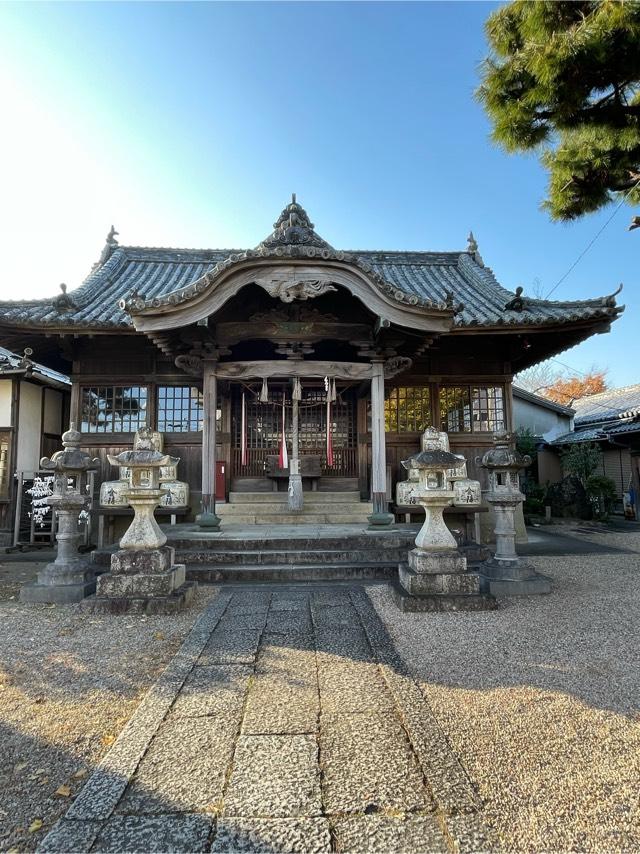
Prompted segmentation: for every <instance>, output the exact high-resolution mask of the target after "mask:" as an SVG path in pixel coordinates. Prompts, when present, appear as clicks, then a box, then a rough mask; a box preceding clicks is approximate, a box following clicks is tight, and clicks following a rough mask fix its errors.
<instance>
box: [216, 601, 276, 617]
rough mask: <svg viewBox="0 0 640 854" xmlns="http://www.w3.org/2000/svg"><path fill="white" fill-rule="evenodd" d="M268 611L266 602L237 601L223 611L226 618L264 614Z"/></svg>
mask: <svg viewBox="0 0 640 854" xmlns="http://www.w3.org/2000/svg"><path fill="white" fill-rule="evenodd" d="M268 610H269V603H268V602H264V603H263V602H252V601H251V600H249V601H248V602H245V601H243V600H242V599H239V600H238V601H237V602H235V601H234V602H232V603H231V605H229V607H228V608H227V610H226V611H225V616H227V617H244V616H246V615H250V614H266V613H267V611H268Z"/></svg>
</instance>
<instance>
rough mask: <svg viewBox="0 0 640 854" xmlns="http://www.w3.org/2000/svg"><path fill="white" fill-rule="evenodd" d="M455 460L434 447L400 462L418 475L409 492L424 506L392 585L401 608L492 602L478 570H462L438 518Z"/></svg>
mask: <svg viewBox="0 0 640 854" xmlns="http://www.w3.org/2000/svg"><path fill="white" fill-rule="evenodd" d="M434 444H435V440H434ZM460 464H461V457H460V456H457V455H456V454H452V453H450V452H449V451H444V450H442V449H441V448H439V447H437V446H436V447H431V448H427V450H423V451H421V452H420V453H418V454H414V456H412V457H410V458H409V459H408V460H404V461H403V463H402V465H403V466H404V467H405V468H406V469H407V470H409V471H411V470H413V471H414V472H415V473H416V474H417V476H418V485H417V486H416V487H414V495H415V499H416V501H417V503H418V504H421V505H422V506H423V507H424V511H425V520H424V524H423V525H422V528H421V529H420V531H419V532H418V536H417V537H416V540H415V544H416V547H415V549H413V550H412V551H410V552H409V556H408V564H404V563H401V564H400V566H399V568H398V569H399V580H400V585H401V586H400V589H398V590H396V602H397V604H398V606H399V607H400V608H401V609H402V610H403V611H469V610H473V611H476V610H484V609H488V608H494V607H495V600H494V599H493V597H491V596H488V595H485V594H482V593H481V591H480V578H479V577H478V575H477V574H476V573H474V572H468V571H467V560H466V558H465V557H464V556H463V555H461V554H460V552H459V551H458V549H457V544H456V541H455V539H454V537H453V535H452V533H451V532H450V531H449V529H448V528H447V526H446V524H445V521H444V517H443V512H444V509H445V507H447V506H448V505H449V504H451V503H452V502H453V499H454V491H453V489H451V488H450V486H449V482H448V480H447V473H448V472H449V471H450V470H451V469H454V468H458V467H460ZM407 594H408V595H407Z"/></svg>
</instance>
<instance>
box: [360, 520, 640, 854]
mask: <svg viewBox="0 0 640 854" xmlns="http://www.w3.org/2000/svg"><path fill="white" fill-rule="evenodd" d="M576 527H582V526H574V529H573V530H572V529H571V528H570V527H567V526H566V525H564V526H562V528H558V529H556V530H557V531H558V532H559V533H564V534H569V535H572V536H581V537H584V538H586V539H588V540H589V541H592V542H594V543H599V544H601V545H608V546H611V547H613V548H624V549H631V550H633V552H634V553H633V554H623V553H611V554H598V555H593V556H591V555H580V556H562V557H544V558H541V557H540V558H535V559H534V560H532V562H533V563H534V564H535V565H536V566H537V568H538V569H539V570H540V571H542V572H544V573H545V574H547V575H550V576H551V577H552V578H553V581H554V589H553V592H552V594H551V595H550V596H539V597H524V598H518V597H511V598H504V599H502V600H501V601H500V608H499V610H497V611H493V612H486V613H476V614H473V613H472V614H403V613H401V612H400V611H398V610H397V608H396V607H395V605H394V604H393V602H392V601H391V598H390V595H389V589H388V587H373V586H372V587H369V589H368V592H369V595H370V596H371V598H372V600H373V602H374V604H375V607H376V609H377V610H378V612H379V614H380V615H381V617H382V618H383V620H384V621H385V623H386V625H387V627H388V629H389V632H390V634H391V635H392V637H393V638H394V641H395V643H396V646H397V648H398V651H399V652H400V653H401V654H402V655H403V656H404V657H405V659H406V661H407V662H408V663H409V664H410V666H411V667H412V669H413V671H414V674H415V675H416V676H417V678H418V680H419V681H420V684H421V686H422V689H423V691H424V694H425V697H426V698H427V700H428V702H429V703H430V704H431V706H432V708H433V711H434V713H435V715H436V717H437V719H438V721H439V723H440V725H441V727H442V729H443V730H444V732H445V734H446V736H447V738H448V739H449V742H450V744H451V746H452V747H453V749H454V750H455V752H456V754H457V755H458V757H459V758H460V760H461V762H462V764H463V765H464V767H465V769H466V771H467V773H468V775H469V777H470V779H471V781H472V782H473V784H474V785H475V786H476V787H477V790H478V792H479V794H480V796H481V797H482V798H483V799H484V801H485V804H486V807H485V817H486V820H487V821H488V822H489V823H490V824H492V825H493V827H494V828H495V830H496V832H497V834H498V836H499V838H500V840H501V842H502V845H503V847H504V849H505V850H509V851H541V850H547V851H548V850H553V851H560V850H563V851H564V850H581V851H611V850H616V851H620V850H635V851H637V850H638V849H640V804H639V794H640V782H639V781H640V712H639V710H638V709H639V702H640V656H639V654H638V625H639V619H638V618H639V614H640V587H639V585H638V573H639V572H640V532H639V531H638V530H637V529H634V530H632V531H630V532H628V533H612V532H606V531H605V530H602V531H599V530H594V531H589V532H588V533H582V532H576V531H575V528H576Z"/></svg>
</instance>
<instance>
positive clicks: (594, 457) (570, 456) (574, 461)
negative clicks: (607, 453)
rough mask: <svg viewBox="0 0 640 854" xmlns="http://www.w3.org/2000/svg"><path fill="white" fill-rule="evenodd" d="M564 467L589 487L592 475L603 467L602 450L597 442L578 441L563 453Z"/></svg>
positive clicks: (568, 472) (585, 486)
mask: <svg viewBox="0 0 640 854" xmlns="http://www.w3.org/2000/svg"><path fill="white" fill-rule="evenodd" d="M562 467H563V468H564V470H565V472H567V474H574V475H575V476H576V477H577V478H578V479H579V481H580V483H581V484H582V485H583V486H584V488H585V489H587V483H588V481H589V478H590V477H591V475H592V474H594V472H595V471H596V469H598V468H601V467H602V451H601V450H600V447H599V445H596V444H595V442H576V443H575V445H570V446H569V448H568V449H567V450H566V451H565V452H564V453H563V454H562Z"/></svg>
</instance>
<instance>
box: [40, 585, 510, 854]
mask: <svg viewBox="0 0 640 854" xmlns="http://www.w3.org/2000/svg"><path fill="white" fill-rule="evenodd" d="M493 844H494V843H493V841H492V839H491V837H490V835H489V834H488V832H487V831H486V829H485V828H484V826H483V823H482V820H481V804H480V803H479V802H478V800H477V797H476V795H475V793H474V791H473V790H472V788H471V786H470V784H469V781H468V779H467V777H466V776H465V774H464V771H463V769H462V767H461V766H460V764H459V763H458V761H457V759H456V757H455V756H454V754H453V753H452V751H451V750H450V748H449V746H448V744H447V742H446V740H445V739H444V737H443V735H442V733H441V732H440V730H439V728H438V726H437V723H436V721H435V719H434V717H433V715H432V714H431V711H430V709H429V707H428V705H427V704H426V702H425V700H424V697H423V696H422V694H421V692H420V690H419V688H418V687H417V685H416V683H415V682H414V681H413V679H411V677H410V676H409V674H408V672H407V670H406V668H405V666H404V664H403V663H402V661H401V660H400V658H399V657H398V655H397V654H396V652H395V650H394V648H393V646H392V644H391V642H390V640H389V638H388V635H387V633H386V631H385V629H384V626H383V624H382V623H381V621H380V620H379V618H378V616H377V615H376V613H375V611H374V609H373V607H372V605H371V603H370V601H369V599H368V597H367V595H366V592H365V590H364V588H362V587H353V588H345V587H291V586H289V587H277V588H273V587H269V588H266V587H261V588H258V587H246V588H223V589H221V591H220V594H219V596H218V597H217V598H216V599H215V600H214V601H213V602H212V603H211V605H210V606H209V608H208V610H207V611H206V612H205V614H204V615H203V617H202V618H201V619H200V620H199V621H198V623H197V624H196V626H195V627H194V629H193V630H192V632H191V634H190V635H189V637H188V638H187V640H186V641H185V643H184V644H183V646H182V648H181V649H180V651H179V652H178V653H177V655H176V656H175V658H174V659H173V661H172V662H171V664H170V665H169V667H168V668H167V670H166V671H165V673H164V674H163V675H162V677H161V678H160V679H159V681H158V682H157V683H156V685H155V686H154V688H153V689H152V690H151V692H150V693H149V694H148V695H147V697H146V698H145V700H144V701H143V703H142V704H141V706H140V707H139V708H138V710H137V712H136V714H135V715H134V717H133V718H132V719H131V721H130V722H129V724H128V725H127V727H125V729H124V730H123V732H122V733H121V735H120V737H119V739H118V741H117V742H116V743H115V745H114V746H113V748H112V749H111V751H110V752H109V754H107V756H106V757H105V758H104V760H103V761H102V763H101V764H100V766H99V767H98V769H97V770H96V772H95V773H94V774H93V775H92V777H91V778H90V779H89V780H88V782H87V784H86V785H85V787H84V788H83V789H82V791H81V792H80V794H79V795H78V797H77V799H76V800H75V802H74V804H73V805H72V806H71V807H70V809H69V810H68V812H67V814H66V816H65V817H64V818H63V819H61V820H60V821H59V822H58V824H57V825H56V826H55V827H54V828H53V830H52V831H51V832H50V833H49V835H48V836H47V837H46V838H45V840H44V842H43V843H42V845H41V848H40V850H42V851H69V850H73V851H114V852H122V851H172V852H173V851H176V852H177V851H214V852H223V851H243V852H244V851H268V852H298V851H300V852H329V851H340V852H349V851H358V852H360V851H376V852H378V851H379V852H392V851H403V852H406V851H412V852H421V851H449V850H452V851H471V850H474V851H477V850H486V849H488V848H490V847H493Z"/></svg>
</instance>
